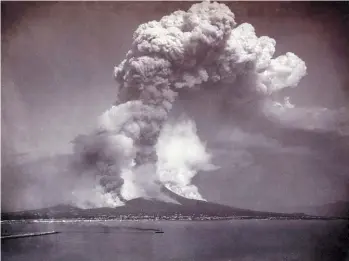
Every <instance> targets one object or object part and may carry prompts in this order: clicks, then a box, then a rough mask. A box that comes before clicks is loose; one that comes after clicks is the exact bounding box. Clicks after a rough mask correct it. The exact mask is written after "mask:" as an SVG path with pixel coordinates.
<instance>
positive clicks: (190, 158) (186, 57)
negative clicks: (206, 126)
mask: <svg viewBox="0 0 349 261" xmlns="http://www.w3.org/2000/svg"><path fill="white" fill-rule="evenodd" d="M275 44H276V43H275V40H273V39H272V38H269V37H267V36H262V37H259V38H258V37H257V36H256V35H255V31H254V28H253V26H252V25H250V24H247V23H244V24H241V25H239V26H237V25H236V22H235V20H234V14H233V13H232V12H231V11H230V10H229V8H228V7H227V6H225V5H224V4H219V3H210V2H203V3H199V4H194V5H193V6H192V7H191V8H190V9H189V10H188V11H187V12H185V11H176V12H174V13H172V14H170V15H168V16H165V17H163V18H162V19H161V20H160V21H151V22H149V23H145V24H142V25H140V26H139V27H138V29H137V30H136V31H135V33H134V35H133V43H132V46H131V49H130V50H129V52H128V53H127V54H126V58H125V60H123V61H122V62H121V64H120V65H119V66H117V67H116V68H115V79H116V81H117V83H118V86H119V93H118V96H117V105H116V106H113V107H112V108H110V109H109V110H108V111H107V112H105V113H104V114H103V115H102V116H101V118H100V121H99V128H98V130H97V131H96V133H94V134H92V135H88V136H85V137H84V136H81V137H79V138H77V140H76V141H75V144H76V146H75V152H76V155H77V156H78V161H77V162H78V165H79V164H80V165H81V166H80V167H79V168H81V172H82V173H83V174H84V173H89V174H88V175H90V173H93V175H95V176H96V178H95V179H96V182H97V183H96V184H98V185H97V186H98V187H101V188H103V191H104V194H106V195H107V198H108V200H107V201H108V202H109V203H108V205H110V206H115V205H118V204H121V202H124V201H126V200H130V199H132V198H136V197H150V198H154V197H155V198H161V190H160V187H161V186H163V185H164V186H166V187H167V188H168V189H170V190H172V191H174V192H175V193H179V194H181V195H183V196H186V197H189V198H196V199H203V198H202V196H201V195H200V193H199V192H198V189H197V188H196V187H195V186H194V185H192V184H191V180H192V178H193V177H194V176H195V174H196V173H197V171H199V170H209V169H211V168H213V166H212V165H211V164H210V155H209V153H208V152H207V151H206V149H205V145H204V144H203V143H202V142H201V140H200V139H199V138H198V137H197V135H196V130H195V123H194V122H193V121H190V120H183V119H182V120H181V121H180V122H179V123H174V124H172V123H171V124H170V123H168V124H167V123H166V120H167V118H168V113H169V112H170V110H171V108H172V105H173V103H174V101H175V99H176V97H177V96H180V95H181V93H182V92H183V90H192V89H193V90H194V89H197V88H199V89H200V88H205V89H209V88H215V89H216V91H217V92H222V96H225V97H226V98H227V99H229V100H230V101H231V103H232V104H234V103H245V102H249V101H251V100H252V101H253V100H260V99H262V98H263V97H267V96H270V95H271V94H273V93H275V92H278V91H279V90H281V89H284V88H287V87H295V86H296V85H297V84H298V82H299V80H300V79H301V78H302V77H303V76H304V75H305V74H306V66H305V63H304V62H303V61H302V60H301V59H300V58H298V57H297V56H296V55H295V54H293V53H286V54H285V55H282V56H279V57H277V58H275V59H273V58H272V57H273V55H274V52H275ZM226 90H228V91H226ZM227 95H228V97H227ZM81 163H82V164H81ZM102 194H103V193H102Z"/></svg>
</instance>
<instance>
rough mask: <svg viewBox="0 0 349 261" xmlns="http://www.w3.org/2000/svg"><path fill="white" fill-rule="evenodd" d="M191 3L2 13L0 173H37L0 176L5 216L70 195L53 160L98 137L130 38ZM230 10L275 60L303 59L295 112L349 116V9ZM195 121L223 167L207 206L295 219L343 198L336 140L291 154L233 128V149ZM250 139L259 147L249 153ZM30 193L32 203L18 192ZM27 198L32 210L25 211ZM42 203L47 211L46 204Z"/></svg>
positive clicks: (343, 171)
mask: <svg viewBox="0 0 349 261" xmlns="http://www.w3.org/2000/svg"><path fill="white" fill-rule="evenodd" d="M190 5H191V3H183V2H172V3H163V2H161V3H160V2H147V3H145V2H139V3H137V2H126V3H118V2H99V3H98V2H74V3H73V2H59V3H55V2H36V3H35V2H34V3H20V2H14V3H10V2H6V3H4V2H3V3H2V79H1V91H2V96H1V97H2V98H1V104H2V108H1V111H2V115H1V116H2V117H1V123H2V140H1V144H2V164H3V165H4V164H9V165H12V166H13V165H18V164H19V162H22V161H23V157H24V159H25V161H26V162H29V163H26V164H28V166H30V167H28V168H27V167H26V168H24V170H23V167H21V174H16V175H17V176H16V179H15V181H14V179H13V178H11V177H12V176H11V175H14V174H6V170H4V169H3V170H2V177H3V182H2V191H3V193H2V198H3V202H4V200H5V201H6V204H5V205H6V206H7V207H8V208H11V207H10V205H11V203H9V202H17V203H12V204H13V208H18V207H36V206H38V207H41V206H43V205H47V204H51V203H52V202H54V203H56V202H55V200H56V199H57V198H58V199H59V198H60V195H61V194H62V192H60V190H59V188H57V187H56V188H55V190H52V188H51V186H52V184H57V182H61V183H62V184H65V185H66V183H69V182H67V180H69V178H66V175H63V174H57V173H59V172H61V170H60V167H61V166H62V165H60V164H58V163H54V164H53V163H52V164H53V165H52V166H51V167H50V166H49V165H50V164H51V163H48V162H52V161H55V156H56V155H60V154H67V153H70V152H71V144H70V141H71V140H73V139H74V138H75V137H76V136H77V135H78V134H83V133H88V132H89V131H91V130H92V129H93V128H94V127H95V124H96V120H97V117H98V116H99V115H101V113H103V111H105V110H106V109H108V108H109V107H110V105H111V104H112V103H113V102H114V101H115V98H116V91H117V90H116V84H115V83H114V80H113V67H114V66H115V65H118V64H119V62H120V61H121V60H122V59H123V58H124V56H125V54H126V52H127V51H128V49H129V46H130V43H131V42H132V34H133V32H134V30H135V29H136V28H137V26H138V25H139V24H140V23H143V22H147V21H150V20H154V19H156V20H158V19H159V18H161V17H162V16H163V15H165V14H168V13H170V12H172V11H174V10H177V9H179V8H181V9H182V8H184V9H188V7H189V6H190ZM228 5H229V6H230V8H231V10H232V11H233V12H234V13H235V15H236V20H237V22H238V23H241V22H248V23H251V24H253V26H254V27H255V28H256V33H257V35H258V36H262V35H268V36H270V37H272V38H274V39H275V40H276V55H279V54H282V53H285V52H287V51H291V52H294V53H296V54H297V55H298V56H299V57H301V58H302V59H303V60H304V61H305V63H306V65H307V68H308V75H307V76H306V77H305V78H304V79H303V80H302V81H301V84H300V85H299V87H298V88H297V90H295V91H293V92H292V93H291V98H292V101H293V102H294V103H296V104H300V105H306V106H321V107H330V108H339V107H341V106H346V104H347V102H348V95H347V93H348V91H347V90H348V84H349V81H348V75H349V59H348V57H349V51H348V49H349V48H347V46H349V39H348V38H349V35H348V33H347V32H348V31H349V28H348V25H349V22H348V16H347V17H345V15H344V12H345V8H344V7H348V4H347V3H343V4H342V5H339V4H332V3H331V4H330V3H327V4H326V3H301V2H294V3H257V2H253V3H252V2H251V3H245V2H240V3H228ZM343 10H344V12H341V11H343ZM347 10H348V9H347ZM347 13H348V12H347ZM346 95H347V96H346ZM183 103H184V107H183V108H185V106H186V105H185V102H183ZM188 104H189V105H187V106H190V102H188ZM191 111H192V114H193V115H196V118H197V119H195V120H197V121H198V126H199V127H200V126H204V127H203V128H205V126H206V127H207V131H206V133H205V129H204V130H201V131H202V132H203V134H202V135H203V136H204V137H205V139H207V140H211V143H212V144H213V145H212V146H213V147H212V151H213V152H214V155H216V157H215V159H216V162H217V163H219V164H220V165H221V166H222V168H221V169H220V170H218V171H216V172H215V173H202V174H199V175H198V176H197V177H195V180H194V181H195V182H196V183H197V184H198V186H199V188H200V189H201V190H202V194H203V195H204V196H205V197H206V198H207V199H208V200H213V201H216V202H220V203H224V204H229V205H233V206H237V207H248V208H255V209H266V210H282V209H287V208H288V209H292V210H293V209H294V208H295V207H296V206H300V205H302V206H303V205H309V204H322V203H327V202H331V201H334V200H338V199H345V197H346V196H347V194H346V188H347V187H348V184H349V180H348V179H349V173H348V169H349V166H348V165H345V163H343V161H341V162H340V163H338V162H336V161H335V160H334V159H333V158H335V157H337V156H333V155H332V154H331V155H327V154H325V153H327V152H328V148H326V146H336V143H335V142H333V143H330V142H327V143H326V142H324V143H323V144H324V145H323V146H322V147H321V145H319V146H318V147H316V146H315V147H314V146H313V144H310V141H309V144H303V145H304V146H303V145H299V144H298V145H297V146H296V145H294V144H295V143H297V142H293V144H291V145H289V146H286V147H285V146H284V145H282V142H280V141H275V140H271V138H270V137H265V135H258V134H246V133H244V132H242V131H240V130H234V131H235V132H234V131H233V127H229V128H228V130H230V131H233V133H234V135H235V136H234V135H233V136H234V137H235V139H234V138H233V140H232V141H230V143H229V142H227V141H226V140H223V141H219V137H220V135H219V134H218V131H223V132H224V131H227V128H226V126H224V127H223V126H222V127H220V128H215V129H214V130H212V129H210V128H209V127H208V126H209V125H212V124H210V118H208V117H207V116H206V114H203V113H201V114H200V112H202V108H193V109H191ZM276 132H278V131H276ZM210 135H211V136H210ZM256 135H257V136H256ZM285 135H286V134H285ZM314 135H315V136H316V134H314ZM222 136H225V134H224V135H223V134H222ZM279 136H280V135H279ZM281 136H282V135H281ZM286 136H287V135H286ZM300 136H301V135H300ZM217 137H218V138H217ZM300 139H301V141H300V142H298V143H301V142H304V143H307V142H308V139H307V138H304V137H303V136H302V138H300ZM251 140H252V141H255V142H254V143H252V144H247V145H246V143H247V142H249V141H251ZM318 140H321V139H318ZM318 140H315V143H317V142H318ZM220 142H221V143H223V144H224V146H223V145H220V144H221V143H220ZM311 142H314V141H311ZM291 143H292V142H291ZM320 143H321V142H320ZM229 144H230V145H229ZM266 144H267V145H266ZM270 144H272V145H270ZM270 146H271V147H270ZM266 147H268V148H267V149H266ZM309 147H310V148H309ZM319 148H320V151H317V150H319ZM229 150H230V151H231V152H229V153H228V154H229V157H226V156H225V157H221V158H220V157H219V156H217V155H220V154H219V153H223V154H224V153H225V154H224V155H226V154H227V151H229ZM222 151H223V152H222ZM280 152H282V154H281V153H280ZM21 153H25V155H22V154H21ZM328 153H329V152H328ZM338 153H342V152H341V151H340V152H338ZM335 155H336V154H335ZM340 156H341V155H340ZM342 156H343V155H342ZM48 157H51V159H50V160H48V159H47V158H48ZM232 158H233V159H232ZM240 158H241V160H238V159H240ZM319 158H320V159H319ZM324 158H325V159H326V160H324ZM43 159H45V160H43ZM43 162H44V163H43ZM232 162H243V166H235V165H234V166H232V165H231V164H232ZM38 164H39V165H38ZM40 164H44V165H45V166H49V167H42V166H41V165H40ZM244 164H245V165H244ZM46 168H47V169H46ZM43 169H44V170H45V171H43ZM26 172H28V173H30V174H26ZM50 172H52V173H50ZM6 175H7V176H6ZM21 175H22V176H23V177H24V176H25V175H26V178H28V177H29V176H30V177H32V176H33V177H35V178H33V180H32V183H30V185H23V184H22V183H23V181H20V180H21V179H22V176H21ZM67 175H69V174H67ZM50 177H52V179H51V178H50ZM7 180H11V184H12V185H11V186H13V188H14V189H12V187H11V190H12V191H16V192H15V193H14V192H12V193H9V194H6V193H7V192H8V191H9V190H10V189H6V186H7V187H8V186H9V185H8V184H9V183H6V182H9V181H7ZM18 180H19V181H18ZM43 180H44V184H45V186H44V188H45V189H47V193H52V194H51V195H50V196H47V195H45V193H46V191H45V189H44V190H43V191H45V193H44V192H43V191H41V192H40V191H39V190H38V189H37V188H36V187H35V186H41V187H42V181H43ZM39 184H40V185H39ZM59 184H60V183H59ZM23 186H24V187H25V191H27V192H26V193H22V192H21V191H22V189H23ZM28 187H30V188H32V187H33V188H34V189H29V190H28ZM23 191H24V190H23ZM28 191H29V192H28ZM49 191H50V192H49ZM28 193H29V194H31V197H32V198H33V199H32V201H27V203H23V204H21V203H18V202H22V201H23V200H24V199H23V198H24V196H23V195H28ZM12 197H14V198H12ZM45 197H46V198H48V199H46V201H45V200H43V199H42V198H45ZM4 198H5V199H4ZM51 199H52V200H51ZM56 201H59V200H56Z"/></svg>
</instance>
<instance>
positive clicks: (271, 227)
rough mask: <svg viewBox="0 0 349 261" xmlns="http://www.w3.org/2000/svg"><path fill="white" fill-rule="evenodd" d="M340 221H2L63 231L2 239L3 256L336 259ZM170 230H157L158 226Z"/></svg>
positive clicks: (10, 227)
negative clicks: (37, 235)
mask: <svg viewBox="0 0 349 261" xmlns="http://www.w3.org/2000/svg"><path fill="white" fill-rule="evenodd" d="M344 225H345V224H344V223H343V222H339V221H270V220H269V221H268V220H264V221H263V220H233V221H217V222H186V221H179V222H178V221H177V222H176V221H174V222H171V221H139V222H135V221H106V222H101V221H99V222H97V221H95V222H53V223H30V224H26V223H16V224H6V223H5V224H4V223H3V224H2V234H5V232H6V231H7V233H23V232H37V231H52V230H55V231H60V232H61V233H60V234H54V235H47V236H42V237H33V238H21V239H12V240H3V241H2V260H72V261H80V260H81V261H82V260H94V261H95V260H113V261H116V260H117V261H124V260H125V261H126V260H127V261H129V260H132V261H143V260H156V261H160V260H161V261H164V260H176V261H177V260H178V261H179V260H183V261H189V260H193V261H196V260H198V261H218V260H236V261H238V260H239V261H247V260H249V261H262V260H266V261H273V260H275V261H283V260H288V261H291V260H302V261H303V260H305V261H307V260H309V261H311V260H314V261H315V260H316V261H321V260H336V258H335V257H334V254H338V253H339V252H340V251H342V248H341V245H340V244H342V242H341V241H338V240H337V238H336V237H335V235H337V234H338V233H340V231H341V229H343V226H344ZM159 229H161V230H163V231H164V232H165V233H163V234H158V233H154V232H155V231H157V230H159Z"/></svg>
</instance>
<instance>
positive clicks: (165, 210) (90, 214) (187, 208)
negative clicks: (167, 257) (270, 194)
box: [2, 187, 310, 220]
mask: <svg viewBox="0 0 349 261" xmlns="http://www.w3.org/2000/svg"><path fill="white" fill-rule="evenodd" d="M162 190H163V193H165V194H167V195H168V196H169V197H170V198H172V199H173V200H174V201H176V202H177V203H169V202H164V201H159V200H155V199H144V198H136V199H132V200H130V201H127V202H126V203H125V205H124V206H120V207H115V208H91V209H81V208H77V207H74V206H70V205H57V206H53V207H48V208H42V209H36V210H26V211H18V212H10V213H2V220H19V219H41V218H50V219H62V218H84V219H103V218H111V219H113V218H120V217H121V216H136V217H138V218H142V217H146V216H148V217H149V216H153V217H159V218H164V217H171V216H175V215H176V216H178V215H181V216H190V217H194V218H199V217H203V216H205V217H221V218H228V217H237V218H238V217H241V218H242V217H244V218H301V217H306V215H305V214H302V213H297V214H285V213H275V212H264V211H255V210H249V209H242V208H235V207H230V206H226V205H221V204H217V203H212V202H207V201H201V200H195V199H188V198H185V197H182V196H179V195H177V194H175V193H173V192H172V191H170V190H168V189H167V188H165V187H162ZM308 217H310V216H308Z"/></svg>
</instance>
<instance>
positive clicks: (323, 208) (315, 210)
mask: <svg viewBox="0 0 349 261" xmlns="http://www.w3.org/2000/svg"><path fill="white" fill-rule="evenodd" d="M303 209H304V212H306V213H309V214H312V215H318V216H325V217H327V216H336V217H349V201H336V202H332V203H328V204H324V205H319V206H313V207H303Z"/></svg>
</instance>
